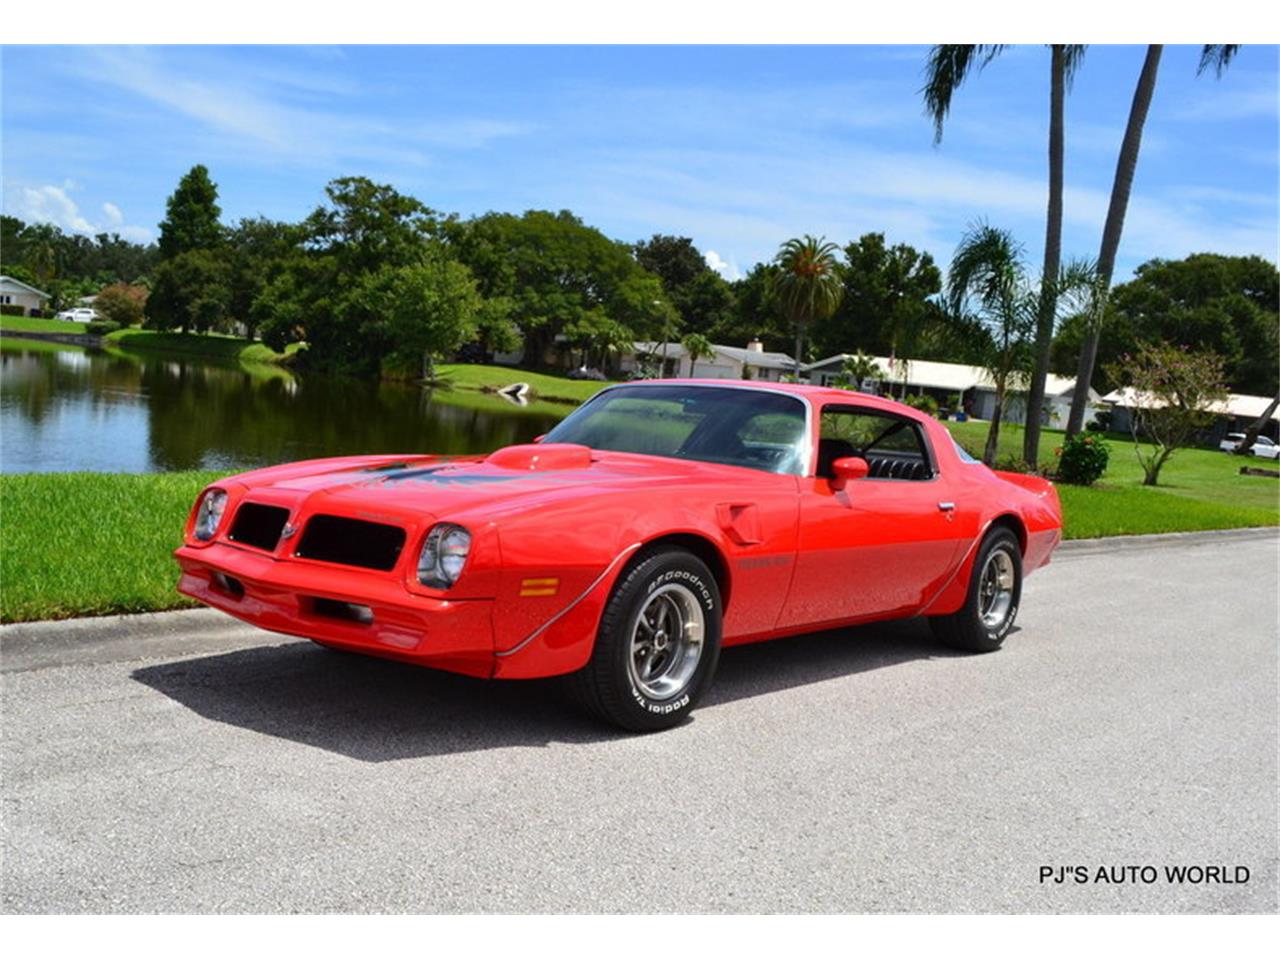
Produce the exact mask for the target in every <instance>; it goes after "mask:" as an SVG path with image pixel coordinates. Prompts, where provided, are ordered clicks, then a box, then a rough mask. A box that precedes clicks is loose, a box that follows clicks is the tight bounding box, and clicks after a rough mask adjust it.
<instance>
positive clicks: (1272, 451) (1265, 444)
mask: <svg viewBox="0 0 1280 960" xmlns="http://www.w3.org/2000/svg"><path fill="white" fill-rule="evenodd" d="M1243 439H1244V434H1243V433H1228V434H1227V435H1226V436H1225V437H1223V438H1222V442H1221V443H1219V444H1218V449H1219V450H1225V451H1227V453H1235V452H1236V447H1238V446H1239V445H1240V441H1241V440H1243ZM1249 452H1250V453H1251V454H1252V455H1253V456H1255V457H1266V458H1267V459H1269V460H1276V459H1280V446H1276V442H1275V441H1274V440H1272V439H1270V438H1268V437H1259V438H1258V439H1257V441H1256V442H1255V443H1254V445H1253V447H1252V448H1250V450H1249Z"/></svg>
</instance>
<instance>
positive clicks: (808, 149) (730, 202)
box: [0, 46, 1280, 279]
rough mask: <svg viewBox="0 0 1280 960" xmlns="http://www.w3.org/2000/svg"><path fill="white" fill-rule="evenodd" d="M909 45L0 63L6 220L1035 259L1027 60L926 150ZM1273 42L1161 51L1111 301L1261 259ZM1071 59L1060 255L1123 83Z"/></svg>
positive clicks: (1273, 116)
mask: <svg viewBox="0 0 1280 960" xmlns="http://www.w3.org/2000/svg"><path fill="white" fill-rule="evenodd" d="M925 52H926V48H924V47H692V46H688V47H354V48H344V49H338V48H302V47H285V48H268V47H153V48H119V47H114V48H86V47H76V48H54V47H5V48H4V49H3V52H2V54H0V56H2V58H3V59H2V64H0V70H2V78H3V91H2V96H3V101H2V109H3V113H2V115H0V131H2V134H3V189H4V197H3V205H4V210H5V212H6V213H11V214H14V215H17V216H20V217H23V218H24V219H27V220H50V221H52V222H55V223H58V224H59V225H61V226H62V227H63V228H64V229H68V230H78V231H82V232H93V231H97V230H102V229H106V230H116V231H118V232H120V233H122V234H124V235H126V236H128V237H130V238H132V239H149V238H154V236H155V234H156V223H157V221H158V220H159V219H160V217H161V216H162V215H163V211H164V201H165V198H166V196H167V195H168V194H169V193H170V192H171V191H172V190H173V187H174V185H175V184H176V182H177V180H178V177H179V176H180V175H181V174H182V173H183V172H184V171H186V170H187V169H188V168H189V167H190V166H191V165H192V164H195V163H204V164H205V165H206V166H208V167H209V168H210V170H211V172H212V175H213V178H214V180H215V181H216V182H217V183H218V186H219V189H220V193H221V204H222V208H223V212H224V217H225V218H226V219H228V220H231V219H235V218H239V217H242V216H253V215H257V214H262V215H265V216H269V217H275V218H282V219H297V218H300V217H302V216H303V215H305V214H306V213H307V212H308V211H309V210H310V209H312V208H313V207H314V206H315V205H316V204H317V203H318V202H319V201H320V200H321V198H322V190H323V186H324V184H325V183H326V181H328V180H329V179H331V178H333V177H337V176H344V175H353V174H361V175H365V176H368V177H371V178H373V179H376V180H380V181H385V182H389V183H391V184H393V185H394V186H395V187H396V188H397V189H400V190H402V191H404V192H407V193H411V194H413V195H414V196H417V197H418V198H419V199H421V200H422V201H424V202H425V203H427V204H428V205H429V206H432V207H434V208H436V209H439V210H445V211H457V212H459V213H462V214H464V215H468V214H473V213H479V212H483V211H486V210H511V211H520V210H525V209H529V208H535V207H536V208H547V209H562V208H568V209H571V210H573V211H574V212H575V213H577V214H578V215H579V216H581V217H582V218H583V219H584V220H586V221H587V222H588V223H590V224H593V225H595V226H597V227H599V228H600V229H602V230H603V231H604V232H605V233H607V234H609V235H610V236H612V237H615V238H617V239H621V240H636V239H640V238H643V237H647V236H649V235H650V234H652V233H654V232H663V233H677V234H682V235H686V236H690V237H692V238H693V239H694V242H695V243H696V244H697V246H698V248H699V249H700V250H702V251H703V252H704V254H706V255H707V256H708V258H709V260H710V261H711V262H713V264H714V265H717V266H718V268H719V269H721V270H722V272H724V273H725V274H726V275H728V276H731V277H732V276H734V275H736V274H737V273H739V272H741V271H745V270H746V269H748V268H749V267H750V265H751V264H753V263H755V262H757V261H759V260H763V259H768V258H769V257H771V256H772V255H773V253H774V252H775V251H776V249H777V247H778V245H779V243H781V242H782V241H783V240H785V239H786V238H788V237H790V236H794V235H797V234H801V233H814V234H822V235H825V236H827V237H828V238H829V239H832V240H835V241H837V242H839V243H841V244H843V243H845V242H848V241H849V240H851V239H854V238H856V237H858V236H859V235H861V234H862V233H864V232H867V231H871V230H878V231H882V232H884V233H886V234H887V236H888V237H889V239H890V241H891V242H897V241H904V242H908V243H912V244H914V245H916V246H919V247H922V248H924V249H927V250H928V251H930V252H931V253H932V254H933V255H934V256H935V258H937V259H938V260H939V261H940V262H941V263H943V264H944V265H945V263H946V261H947V260H949V259H950V256H951V253H952V251H953V249H954V247H955V244H956V242H957V240H958V239H959V237H960V235H961V233H962V232H963V231H964V228H965V226H966V225H967V224H969V223H971V222H973V221H974V220H976V219H978V218H985V219H987V220H989V221H990V222H991V223H993V224H995V225H997V226H1004V227H1009V228H1011V229H1013V230H1014V231H1015V232H1016V233H1017V235H1018V236H1019V237H1020V238H1021V239H1022V240H1023V241H1024V242H1025V244H1026V247H1027V251H1028V256H1029V257H1030V258H1032V260H1033V262H1035V261H1036V260H1038V258H1039V256H1040V248H1041V243H1042V240H1043V230H1044V207H1045V189H1046V187H1045V140H1046V124H1047V116H1046V115H1047V110H1048V108H1047V100H1048V95H1047V87H1048V77H1047V74H1048V54H1047V51H1046V50H1045V49H1044V48H1043V47H1038V46H1023V47H1014V48H1012V49H1010V50H1009V51H1007V52H1006V53H1005V54H1004V55H1003V56H1002V57H1001V58H1000V59H999V60H997V61H996V62H994V63H993V64H991V65H990V66H989V67H988V68H987V69H986V71H985V72H984V73H982V74H981V75H980V76H978V77H977V78H976V79H975V80H974V81H972V82H971V83H969V84H968V85H966V87H965V88H963V89H962V90H961V91H960V93H959V95H958V96H957V98H956V100H955V102H954V105H953V112H952V116H951V119H950V121H949V122H948V124H947V127H946V131H945V136H944V139H943V141H942V143H941V145H939V146H937V147H935V146H934V145H933V142H932V128H931V126H930V124H929V122H928V121H927V120H926V119H925V117H924V116H923V113H922V110H921V105H920V97H919V94H918V91H919V88H920V86H921V70H922V66H923V62H924V56H925ZM1278 59H1280V58H1278V48H1276V47H1273V46H1245V47H1244V48H1243V49H1242V51H1241V53H1240V55H1239V56H1238V58H1237V60H1236V61H1235V63H1234V64H1233V65H1232V67H1231V69H1230V70H1229V71H1228V72H1227V74H1225V75H1224V76H1223V77H1222V79H1220V80H1219V79H1214V78H1213V76H1212V75H1206V76H1203V77H1200V78H1197V77H1196V65H1197V61H1198V48H1192V47H1171V48H1168V49H1166V51H1165V55H1164V59H1163V62H1162V64H1161V72H1160V79H1159V84H1158V87H1157V90H1156V95H1155V101H1154V104H1153V106H1152V111H1151V116H1150V118H1149V120H1148V124H1147V135H1146V137H1145V139H1144V142H1143V151H1142V157H1141V160H1140V162H1139V167H1138V176H1137V182H1136V187H1135V192H1134V198H1133V201H1132V203H1131V205H1130V211H1129V218H1128V221H1127V223H1126V229H1125V238H1124V243H1123V245H1122V248H1121V254H1120V259H1119V263H1118V268H1117V273H1118V277H1117V279H1122V278H1123V277H1124V276H1125V275H1127V274H1128V273H1129V272H1130V271H1131V270H1132V269H1133V267H1135V266H1136V265H1137V264H1138V263H1141V262H1142V261H1143V260H1146V259H1148V258H1150V257H1154V256H1161V257H1180V256H1184V255H1186V254H1188V253H1192V252H1197V251H1204V250H1209V251H1216V252H1223V253H1256V254H1260V255H1263V256H1265V257H1267V258H1268V259H1271V260H1273V261H1274V260H1275V259H1276V257H1277V231H1278V230H1280V217H1278V210H1277V207H1278V199H1277V182H1278V177H1280V171H1278V169H1277V159H1278V143H1277V136H1278V133H1277V125H1278V114H1280V100H1278V93H1277V90H1278V89H1280V76H1278ZM1141 60H1142V50H1141V48H1137V47H1121V46H1094V47H1091V48H1090V50H1089V52H1088V54H1087V56H1086V59H1085V61H1084V64H1083V66H1082V68H1081V70H1080V72H1079V74H1078V76H1077V78H1076V81H1075V84H1074V87H1073V89H1072V91H1071V93H1070V95H1069V99H1068V104H1067V120H1068V128H1067V194H1066V211H1065V217H1066V221H1065V237H1064V253H1066V254H1067V255H1078V256H1086V257H1092V256H1096V254H1097V247H1098V242H1099V238H1100V235H1101V231H1102V222H1103V219H1104V217H1105V215H1106V204H1107V196H1108V191H1109V189H1110V184H1111V178H1112V174H1113V172H1114V167H1115V160H1116V153H1117V151H1118V149H1119V144H1120V138H1121V134H1122V131H1123V127H1124V122H1125V118H1126V115H1127V112H1128V107H1129V100H1130V97H1131V96H1132V91H1133V84H1134V82H1135V80H1136V78H1137V74H1138V70H1139V67H1140V65H1141Z"/></svg>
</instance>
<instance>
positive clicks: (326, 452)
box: [0, 339, 573, 473]
mask: <svg viewBox="0 0 1280 960" xmlns="http://www.w3.org/2000/svg"><path fill="white" fill-rule="evenodd" d="M517 379H519V373H518V371H513V372H512V380H517ZM572 409H573V408H572V407H568V406H564V405H561V404H550V403H534V404H531V405H529V406H527V407H518V406H516V405H514V404H513V403H511V402H509V401H507V400H505V399H503V398H502V397H499V396H497V395H495V394H484V393H479V392H475V391H464V390H439V389H435V390H432V389H427V388H423V387H419V386H415V385H409V384H400V383H367V382H363V381H353V380H345V379H340V378H333V377H323V376H318V375H305V376H302V375H299V376H295V375H294V374H292V373H290V372H288V371H287V370H285V369H283V368H280V367H275V366H272V365H256V364H254V365H250V364H235V365H222V364H217V363H210V362H209V361H205V360H198V359H190V358H185V357H179V356H177V355H172V354H170V355H164V354H158V353H157V354H148V355H145V356H143V355H139V354H135V353H124V352H123V351H117V350H107V351H104V350H84V349H79V348H73V347H62V346H60V345H53V344H47V343H42V342H37V341H23V340H16V339H15V340H9V339H6V340H5V341H4V342H3V344H0V472H4V473H30V472H35V473H53V472H64V471H72V470H93V471H105V472H128V473H147V472H155V471H162V470H195V469H208V470H226V471H228V472H231V471H237V470H241V469H245V468H249V467H257V466H263V465H266V464H273V463H284V462H288V461H290V460H304V459H307V458H310V457H331V456H339V455H343V454H357V453H392V454H408V453H454V454H458V453H487V452H489V451H492V450H496V449H497V448H499V447H502V446H506V445H508V444H512V443H526V442H528V441H530V440H532V439H533V438H534V437H536V436H538V435H539V434H542V433H545V432H546V431H547V430H549V429H550V428H551V427H552V426H553V425H555V423H557V422H558V421H559V420H560V419H561V418H562V417H564V416H565V415H566V414H568V413H569V412H570V411H571V410H572Z"/></svg>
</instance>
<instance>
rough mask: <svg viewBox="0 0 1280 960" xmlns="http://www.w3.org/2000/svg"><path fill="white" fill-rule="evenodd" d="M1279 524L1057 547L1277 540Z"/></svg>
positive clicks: (1105, 549) (1109, 549)
mask: <svg viewBox="0 0 1280 960" xmlns="http://www.w3.org/2000/svg"><path fill="white" fill-rule="evenodd" d="M1277 539H1280V527H1235V528H1233V529H1228V530H1186V531H1183V532H1180V533H1143V534H1135V535H1131V536H1120V537H1093V538H1089V539H1082V540H1064V541H1062V543H1060V544H1058V547H1057V549H1056V550H1055V551H1054V555H1055V556H1056V555H1057V554H1059V553H1066V554H1075V555H1087V554H1092V553H1119V552H1123V551H1126V550H1137V549H1141V548H1144V547H1148V548H1149V547H1197V546H1211V545H1214V544H1217V545H1221V544H1224V543H1235V542H1237V541H1252V540H1277Z"/></svg>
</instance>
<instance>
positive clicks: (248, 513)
mask: <svg viewBox="0 0 1280 960" xmlns="http://www.w3.org/2000/svg"><path fill="white" fill-rule="evenodd" d="M288 519H289V511H288V510H286V509H285V508H284V507H269V506H267V505H266V504H265V503H242V504H240V509H239V510H237V511H236V522H235V523H233V524H232V525H231V532H230V533H229V534H227V538H228V539H230V540H234V541H235V542H236V543H247V544H248V545H249V546H251V547H257V548H258V549H259V550H274V549H275V548H276V544H277V543H279V542H280V533H281V531H282V530H284V524H285V521H286V520H288Z"/></svg>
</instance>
